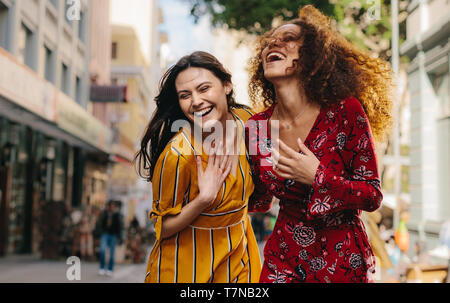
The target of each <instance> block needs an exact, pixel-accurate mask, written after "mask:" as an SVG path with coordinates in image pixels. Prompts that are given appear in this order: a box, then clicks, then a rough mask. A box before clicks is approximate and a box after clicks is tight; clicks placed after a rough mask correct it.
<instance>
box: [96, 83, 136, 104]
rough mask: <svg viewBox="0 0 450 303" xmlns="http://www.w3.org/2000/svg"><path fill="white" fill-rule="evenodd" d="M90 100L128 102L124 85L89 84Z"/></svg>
mask: <svg viewBox="0 0 450 303" xmlns="http://www.w3.org/2000/svg"><path fill="white" fill-rule="evenodd" d="M90 101H91V102H102V103H106V102H118V103H121V102H124V103H126V102H128V95H127V86H126V85H91V88H90Z"/></svg>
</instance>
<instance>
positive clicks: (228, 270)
mask: <svg viewBox="0 0 450 303" xmlns="http://www.w3.org/2000/svg"><path fill="white" fill-rule="evenodd" d="M156 104H157V109H156V112H155V114H154V116H153V118H152V119H151V121H150V123H149V126H148V128H147V131H146V133H145V135H144V137H143V139H142V142H141V151H140V153H138V155H137V158H136V159H137V160H138V164H139V172H140V173H141V176H142V177H144V178H146V179H147V181H152V186H153V210H152V212H151V213H150V218H151V219H153V220H154V224H155V233H156V239H157V241H156V243H155V245H154V247H153V250H152V252H151V254H150V257H149V260H148V266H147V274H146V278H145V281H146V282H151V283H162V282H165V283H187V282H189V283H207V282H210V283H254V282H257V281H258V280H259V274H260V271H261V259H260V254H259V250H258V244H257V242H256V239H255V235H254V233H253V229H252V226H251V224H250V220H249V216H248V198H249V197H250V194H251V193H252V191H253V187H254V185H253V182H252V178H251V175H250V167H249V165H248V162H247V158H246V152H245V144H244V138H243V134H244V125H245V122H246V121H247V120H248V118H249V117H250V116H251V115H252V113H251V112H249V111H248V110H247V109H246V108H245V107H244V106H242V105H239V104H237V103H236V102H235V101H234V98H233V87H232V82H231V75H230V74H229V73H228V72H227V71H226V70H225V68H224V67H223V65H222V64H221V63H220V62H219V61H218V60H217V59H216V58H215V57H214V56H212V55H211V54H209V53H205V52H194V53H192V54H191V55H188V56H185V57H183V58H181V59H180V60H179V61H178V62H177V63H176V64H175V65H173V66H172V67H171V68H170V69H169V70H168V71H167V72H166V74H165V75H164V77H163V79H162V80H161V85H160V92H159V95H158V96H157V97H156ZM175 122H183V124H184V126H182V127H181V129H177V130H175V131H174V130H173V128H174V125H173V124H174V123H175ZM180 126H181V125H180ZM211 127H213V128H214V129H215V130H217V128H219V129H221V130H222V132H221V133H219V134H216V137H215V138H214V140H211V141H205V139H206V138H211V136H213V135H214V134H213V135H210V133H211ZM208 129H209V130H208ZM223 130H226V134H224V133H223ZM176 131H177V132H176ZM197 134H198V135H199V136H197ZM202 142H205V143H204V144H202ZM142 169H144V170H145V171H142Z"/></svg>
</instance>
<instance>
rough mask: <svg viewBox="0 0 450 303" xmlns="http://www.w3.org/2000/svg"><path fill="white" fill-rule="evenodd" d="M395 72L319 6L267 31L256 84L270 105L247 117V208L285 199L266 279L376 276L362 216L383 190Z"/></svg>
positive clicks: (254, 92)
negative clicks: (383, 152)
mask: <svg viewBox="0 0 450 303" xmlns="http://www.w3.org/2000/svg"><path fill="white" fill-rule="evenodd" d="M391 79H392V77H391V69H390V67H389V65H388V64H387V63H386V62H384V61H382V60H380V59H375V58H371V57H370V56H369V55H367V54H365V53H363V52H361V51H358V50H357V49H356V48H355V47H354V46H353V45H352V44H351V43H349V42H348V41H347V40H346V39H344V38H343V37H342V36H340V35H339V34H338V33H337V32H336V31H334V30H333V29H332V28H331V26H330V21H329V19H328V18H327V17H325V16H324V15H323V14H322V13H320V12H319V11H318V10H317V9H315V8H314V7H312V6H311V5H307V6H305V7H303V8H302V9H301V10H300V13H299V18H298V19H294V20H292V21H290V22H287V23H285V24H283V25H281V26H279V27H277V28H274V29H272V30H270V31H269V32H267V33H266V34H264V35H263V36H262V37H261V39H260V40H259V44H258V48H257V52H256V55H255V57H254V58H253V59H252V61H251V82H250V85H249V88H250V95H251V98H252V101H253V102H254V103H258V102H261V101H262V103H264V105H265V107H266V110H265V111H263V112H261V113H259V114H256V115H254V116H253V117H252V118H250V119H249V121H248V122H247V125H246V143H247V148H248V150H249V154H250V159H249V161H250V163H251V166H252V171H253V176H254V183H255V191H254V193H253V195H252V196H251V198H250V201H249V211H259V212H264V211H267V210H268V209H270V207H271V205H272V204H273V201H274V199H275V197H276V198H278V199H279V200H280V202H279V205H280V210H279V214H278V218H277V222H276V225H275V227H274V230H273V233H272V234H271V236H270V238H269V239H268V241H267V243H266V246H265V248H264V257H265V260H264V265H263V269H262V273H261V278H260V282H282V283H285V282H370V281H373V273H374V268H375V262H374V261H375V258H374V255H373V252H372V249H371V247H370V245H369V242H368V239H367V235H366V232H365V228H364V225H363V223H362V221H361V219H360V216H361V212H362V211H369V212H370V211H374V210H376V209H377V208H378V207H379V206H380V203H381V201H382V197H383V195H382V192H381V184H380V179H379V176H378V169H377V157H376V153H375V145H374V137H375V138H378V139H381V138H382V137H383V135H384V133H385V130H386V128H387V126H389V124H390V121H391V115H390V110H391V104H392V97H391V85H392V84H391ZM278 147H279V149H278Z"/></svg>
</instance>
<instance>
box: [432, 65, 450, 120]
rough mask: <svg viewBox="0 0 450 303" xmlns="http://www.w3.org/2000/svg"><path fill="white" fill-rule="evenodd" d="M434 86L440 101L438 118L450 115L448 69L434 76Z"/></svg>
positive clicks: (449, 78) (449, 79)
mask: <svg viewBox="0 0 450 303" xmlns="http://www.w3.org/2000/svg"><path fill="white" fill-rule="evenodd" d="M433 88H434V92H435V94H436V97H437V98H438V101H439V110H438V118H446V117H450V96H449V92H450V77H449V73H448V71H447V72H445V73H442V74H440V75H436V76H435V77H434V81H433Z"/></svg>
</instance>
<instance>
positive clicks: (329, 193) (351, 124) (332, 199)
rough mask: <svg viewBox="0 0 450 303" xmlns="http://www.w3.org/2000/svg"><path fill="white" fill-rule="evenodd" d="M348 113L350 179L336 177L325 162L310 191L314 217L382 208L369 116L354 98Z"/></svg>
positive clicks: (345, 152) (346, 152)
mask: <svg viewBox="0 0 450 303" xmlns="http://www.w3.org/2000/svg"><path fill="white" fill-rule="evenodd" d="M346 113H347V115H346V117H344V120H343V121H341V122H344V123H343V124H346V125H347V127H345V128H344V131H342V132H341V133H340V134H339V135H340V136H341V137H342V138H344V137H345V146H344V148H343V150H342V151H340V153H341V155H342V160H343V161H344V162H345V164H346V165H345V166H346V167H348V170H349V176H347V177H343V176H340V175H336V172H335V171H334V170H333V169H332V166H331V165H332V163H331V162H330V163H325V162H323V161H321V163H320V165H319V166H318V168H317V171H316V174H315V177H314V182H313V184H312V187H311V191H310V199H309V203H308V212H307V214H308V217H310V218H314V217H318V216H323V215H326V214H328V213H331V212H336V211H339V210H344V209H357V210H364V211H369V212H371V211H375V210H376V209H378V208H379V207H380V205H381V201H382V199H383V194H382V192H381V182H380V178H379V175H378V166H377V157H376V152H375V144H374V141H373V136H372V132H371V130H370V125H369V122H368V119H367V116H366V114H365V112H364V110H363V108H362V106H361V104H360V103H359V101H358V100H356V99H354V98H353V99H350V100H347V101H346ZM345 121H347V123H345ZM339 135H338V136H339Z"/></svg>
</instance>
